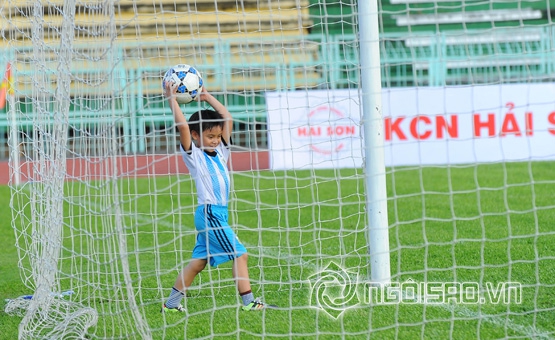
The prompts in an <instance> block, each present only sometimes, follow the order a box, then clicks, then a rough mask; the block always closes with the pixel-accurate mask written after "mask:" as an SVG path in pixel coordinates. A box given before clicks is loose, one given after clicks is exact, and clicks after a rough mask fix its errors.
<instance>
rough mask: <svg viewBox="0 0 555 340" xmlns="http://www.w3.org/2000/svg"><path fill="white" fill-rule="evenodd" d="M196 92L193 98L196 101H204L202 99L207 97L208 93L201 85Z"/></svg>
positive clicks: (204, 99)
mask: <svg viewBox="0 0 555 340" xmlns="http://www.w3.org/2000/svg"><path fill="white" fill-rule="evenodd" d="M198 93H199V94H198V96H197V97H196V98H195V100H196V101H197V102H204V101H206V99H207V97H208V95H209V93H208V92H207V91H206V89H205V88H204V86H203V87H201V88H200V89H199V90H198Z"/></svg>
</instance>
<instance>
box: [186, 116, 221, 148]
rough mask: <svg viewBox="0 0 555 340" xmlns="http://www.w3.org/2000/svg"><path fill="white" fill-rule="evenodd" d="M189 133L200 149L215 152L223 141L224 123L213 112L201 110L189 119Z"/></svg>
mask: <svg viewBox="0 0 555 340" xmlns="http://www.w3.org/2000/svg"><path fill="white" fill-rule="evenodd" d="M188 124H189V131H191V137H192V138H193V140H194V141H195V143H196V144H197V146H198V147H200V148H203V149H205V150H207V151H213V150H214V149H215V148H216V147H217V146H218V144H220V142H221V140H222V133H223V129H224V121H223V119H222V116H221V115H220V114H219V113H218V112H216V111H213V110H200V111H197V112H195V113H193V114H192V115H191V117H190V118H189V122H188Z"/></svg>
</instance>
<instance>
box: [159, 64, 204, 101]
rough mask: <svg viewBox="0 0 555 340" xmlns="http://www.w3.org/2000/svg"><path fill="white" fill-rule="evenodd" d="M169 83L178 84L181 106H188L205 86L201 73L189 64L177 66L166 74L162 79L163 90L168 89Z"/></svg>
mask: <svg viewBox="0 0 555 340" xmlns="http://www.w3.org/2000/svg"><path fill="white" fill-rule="evenodd" d="M168 81H173V82H174V83H176V84H177V102H178V103H180V104H187V103H190V102H192V101H193V100H195V98H196V97H197V96H198V95H199V94H200V91H201V89H202V85H203V81H202V76H201V75H200V72H199V71H198V70H197V69H196V68H194V67H193V66H190V65H187V64H178V65H175V66H173V67H172V68H170V69H169V70H168V71H167V72H166V74H165V75H164V78H163V79H162V90H164V89H165V88H166V82H168Z"/></svg>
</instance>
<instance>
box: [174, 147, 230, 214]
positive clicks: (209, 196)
mask: <svg viewBox="0 0 555 340" xmlns="http://www.w3.org/2000/svg"><path fill="white" fill-rule="evenodd" d="M191 144H192V145H191V151H190V152H189V153H187V152H186V151H185V150H184V149H183V146H181V155H182V156H183V161H184V162H185V165H187V168H188V169H189V172H190V173H191V176H192V177H193V179H194V180H195V183H196V185H197V196H198V204H199V205H204V204H214V205H222V206H227V202H228V200H229V171H228V169H227V161H228V159H229V155H230V150H229V148H228V147H227V146H226V145H225V144H224V143H223V141H222V142H221V143H220V144H219V145H218V146H217V147H216V150H215V151H216V154H215V155H214V156H211V155H209V154H207V153H206V152H204V151H203V150H202V149H199V148H198V147H196V146H195V143H191Z"/></svg>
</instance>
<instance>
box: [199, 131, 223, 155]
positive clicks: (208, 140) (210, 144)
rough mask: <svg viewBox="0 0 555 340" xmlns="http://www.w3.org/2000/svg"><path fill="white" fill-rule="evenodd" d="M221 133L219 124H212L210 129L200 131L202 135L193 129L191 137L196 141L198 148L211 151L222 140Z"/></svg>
mask: <svg viewBox="0 0 555 340" xmlns="http://www.w3.org/2000/svg"><path fill="white" fill-rule="evenodd" d="M222 133H223V130H222V127H221V126H214V127H213V128H211V129H208V130H204V131H202V136H199V135H198V133H197V132H196V131H193V134H192V137H193V139H194V140H195V141H196V142H197V145H198V147H199V148H201V149H203V150H206V151H208V152H212V151H214V150H215V149H216V147H217V146H218V145H220V143H221V142H222ZM199 137H200V138H199Z"/></svg>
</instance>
